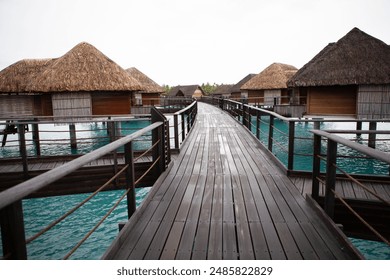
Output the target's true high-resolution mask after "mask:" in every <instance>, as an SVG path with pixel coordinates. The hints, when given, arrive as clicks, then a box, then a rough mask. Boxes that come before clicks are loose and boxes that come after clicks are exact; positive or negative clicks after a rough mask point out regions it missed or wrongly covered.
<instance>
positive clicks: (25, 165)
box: [18, 124, 28, 179]
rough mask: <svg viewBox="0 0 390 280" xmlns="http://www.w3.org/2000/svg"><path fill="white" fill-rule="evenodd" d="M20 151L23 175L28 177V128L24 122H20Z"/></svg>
mask: <svg viewBox="0 0 390 280" xmlns="http://www.w3.org/2000/svg"><path fill="white" fill-rule="evenodd" d="M18 134H19V152H20V156H21V158H22V165H23V175H24V177H25V178H26V179H27V178H28V163H27V148H26V128H25V125H24V124H18Z"/></svg>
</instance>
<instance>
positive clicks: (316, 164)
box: [311, 134, 321, 201]
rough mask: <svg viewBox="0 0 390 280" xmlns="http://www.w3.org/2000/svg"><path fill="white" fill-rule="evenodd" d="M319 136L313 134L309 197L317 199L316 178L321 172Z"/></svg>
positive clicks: (317, 187)
mask: <svg viewBox="0 0 390 280" xmlns="http://www.w3.org/2000/svg"><path fill="white" fill-rule="evenodd" d="M320 155H321V136H319V135H316V134H314V140H313V173H312V186H311V197H312V198H313V199H314V200H316V201H318V198H319V195H320V182H319V181H318V178H319V176H320V172H321V159H320V157H319V156H320Z"/></svg>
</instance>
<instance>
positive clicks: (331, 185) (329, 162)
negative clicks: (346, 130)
mask: <svg viewBox="0 0 390 280" xmlns="http://www.w3.org/2000/svg"><path fill="white" fill-rule="evenodd" d="M327 149H328V151H327V157H326V181H325V187H326V189H325V204H324V206H325V207H324V210H325V212H326V213H327V214H328V216H329V217H330V218H331V219H333V218H334V207H335V195H334V193H333V191H334V190H335V185H336V167H335V164H336V159H337V142H334V141H332V140H330V139H328V148H327Z"/></svg>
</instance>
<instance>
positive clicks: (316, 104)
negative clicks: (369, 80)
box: [307, 85, 357, 115]
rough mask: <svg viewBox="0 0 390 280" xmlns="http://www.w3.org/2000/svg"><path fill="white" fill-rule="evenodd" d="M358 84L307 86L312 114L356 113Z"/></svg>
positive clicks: (308, 107)
mask: <svg viewBox="0 0 390 280" xmlns="http://www.w3.org/2000/svg"><path fill="white" fill-rule="evenodd" d="M356 100H357V86H355V85H352V86H323V87H309V88H307V113H308V114H310V115H356Z"/></svg>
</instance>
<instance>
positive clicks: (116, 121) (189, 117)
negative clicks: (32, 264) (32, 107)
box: [0, 101, 197, 175]
mask: <svg viewBox="0 0 390 280" xmlns="http://www.w3.org/2000/svg"><path fill="white" fill-rule="evenodd" d="M183 104H185V103H182V104H179V105H180V106H179V107H177V108H175V109H174V110H175V111H174V112H175V113H173V116H172V118H169V120H170V129H171V141H170V143H171V148H172V149H178V148H179V147H180V144H181V143H182V142H183V141H184V139H185V137H186V135H187V134H188V132H189V131H190V130H191V127H192V126H193V124H194V121H195V118H196V113H197V105H196V102H194V101H193V102H192V103H190V104H189V105H188V106H187V107H185V108H182V105H183ZM170 110H171V111H172V110H173V108H170ZM178 110H180V111H178ZM159 111H160V112H164V110H160V109H159ZM75 117H77V116H75ZM52 118H53V117H51V119H50V118H47V117H45V118H39V119H38V118H34V119H33V120H29V121H27V120H23V119H15V118H14V119H12V120H8V121H3V122H1V121H0V140H2V141H1V142H2V148H1V149H0V160H5V159H13V158H15V159H21V162H22V163H23V167H24V169H25V174H26V175H27V174H28V165H27V162H28V160H29V159H32V158H42V157H50V156H56V157H58V156H64V157H65V156H76V155H82V154H86V153H88V152H90V151H92V150H94V149H97V148H98V147H101V146H103V145H106V144H108V143H110V142H113V141H115V140H117V139H119V138H121V137H123V136H126V135H129V134H131V133H134V132H136V131H137V130H139V129H141V128H143V127H145V126H147V125H149V124H150V108H149V113H148V115H144V116H143V117H142V118H134V117H133V116H130V115H128V116H119V115H118V116H93V118H92V117H90V118H88V119H84V120H81V119H79V120H77V121H76V120H73V121H72V120H67V121H66V124H64V121H58V120H57V121H56V120H52ZM147 137H148V136H145V138H147ZM145 138H144V139H139V140H137V141H138V143H137V144H135V147H134V149H135V150H136V151H140V150H144V149H145V144H144V143H145V140H148V139H145ZM53 151H55V153H54V152H53Z"/></svg>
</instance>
